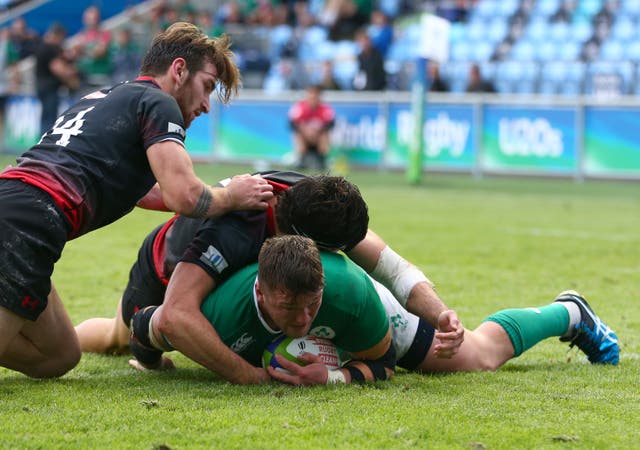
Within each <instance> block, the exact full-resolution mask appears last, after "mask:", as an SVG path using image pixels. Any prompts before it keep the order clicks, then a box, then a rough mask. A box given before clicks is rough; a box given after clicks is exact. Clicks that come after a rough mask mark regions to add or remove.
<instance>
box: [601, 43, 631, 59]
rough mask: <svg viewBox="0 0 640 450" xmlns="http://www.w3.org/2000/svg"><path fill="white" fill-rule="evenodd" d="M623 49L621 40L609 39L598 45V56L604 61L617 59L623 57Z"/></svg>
mask: <svg viewBox="0 0 640 450" xmlns="http://www.w3.org/2000/svg"><path fill="white" fill-rule="evenodd" d="M624 55H625V50H624V45H623V44H622V42H620V41H618V40H612V39H609V40H607V41H605V42H604V43H603V44H602V46H601V47H600V55H599V58H600V59H603V60H605V61H618V60H621V59H624Z"/></svg>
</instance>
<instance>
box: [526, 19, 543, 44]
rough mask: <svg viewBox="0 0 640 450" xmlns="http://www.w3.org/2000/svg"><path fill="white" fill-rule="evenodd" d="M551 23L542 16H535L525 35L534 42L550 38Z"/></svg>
mask: <svg viewBox="0 0 640 450" xmlns="http://www.w3.org/2000/svg"><path fill="white" fill-rule="evenodd" d="M548 28H549V25H548V23H547V20H546V19H544V18H542V17H535V18H532V19H531V22H530V23H529V25H528V26H527V29H526V30H525V35H524V37H525V38H526V39H529V40H531V41H533V42H542V41H544V40H547V39H548V38H549V30H548Z"/></svg>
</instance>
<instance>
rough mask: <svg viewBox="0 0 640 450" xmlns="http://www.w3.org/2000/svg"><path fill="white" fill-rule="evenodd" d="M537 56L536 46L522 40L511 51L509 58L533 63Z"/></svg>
mask: <svg viewBox="0 0 640 450" xmlns="http://www.w3.org/2000/svg"><path fill="white" fill-rule="evenodd" d="M535 55H536V47H535V45H534V44H533V43H532V42H530V41H528V40H520V41H518V42H516V44H515V45H514V46H513V48H512V49H511V53H510V54H509V58H510V59H512V60H514V61H533V60H534V59H535Z"/></svg>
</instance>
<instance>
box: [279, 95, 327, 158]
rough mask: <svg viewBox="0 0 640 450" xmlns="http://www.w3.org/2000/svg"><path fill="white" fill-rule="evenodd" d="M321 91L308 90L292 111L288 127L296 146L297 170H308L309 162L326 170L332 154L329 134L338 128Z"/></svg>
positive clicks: (290, 110)
mask: <svg viewBox="0 0 640 450" xmlns="http://www.w3.org/2000/svg"><path fill="white" fill-rule="evenodd" d="M321 95H322V88H321V87H320V86H318V85H312V86H309V87H308V88H307V90H306V97H305V98H304V99H302V100H300V101H298V102H297V103H295V104H294V105H293V106H292V107H291V108H290V109H289V124H290V126H291V129H292V130H293V146H294V150H295V153H296V157H297V158H298V162H297V165H296V168H298V169H305V168H307V166H308V165H309V164H307V161H309V160H312V161H313V160H315V161H316V162H317V164H313V166H319V168H320V169H322V170H324V169H325V168H326V157H327V155H328V154H329V149H330V142H329V130H331V128H333V125H334V124H335V117H336V113H335V111H334V110H333V108H332V107H331V106H330V105H329V104H328V103H324V102H323V101H322V99H321Z"/></svg>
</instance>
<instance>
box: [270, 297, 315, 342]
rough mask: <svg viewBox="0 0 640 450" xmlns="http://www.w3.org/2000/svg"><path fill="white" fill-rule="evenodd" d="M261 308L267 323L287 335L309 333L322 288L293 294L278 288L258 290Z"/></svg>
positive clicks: (296, 335) (297, 335) (293, 335)
mask: <svg viewBox="0 0 640 450" xmlns="http://www.w3.org/2000/svg"><path fill="white" fill-rule="evenodd" d="M258 300H259V302H260V306H261V310H262V313H263V315H264V316H265V319H266V320H267V322H270V323H269V325H271V326H273V327H275V328H277V329H279V330H281V331H282V332H283V333H284V334H286V335H287V336H289V337H294V338H295V337H302V336H305V335H307V334H308V333H309V329H310V328H311V323H312V322H313V319H315V318H316V315H317V314H318V310H319V309H320V305H321V304H322V289H320V290H319V291H317V292H313V293H306V294H301V295H297V296H293V295H291V294H290V293H288V292H285V291H283V290H280V289H273V290H270V289H268V290H266V291H264V290H263V291H259V292H258Z"/></svg>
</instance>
